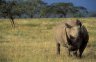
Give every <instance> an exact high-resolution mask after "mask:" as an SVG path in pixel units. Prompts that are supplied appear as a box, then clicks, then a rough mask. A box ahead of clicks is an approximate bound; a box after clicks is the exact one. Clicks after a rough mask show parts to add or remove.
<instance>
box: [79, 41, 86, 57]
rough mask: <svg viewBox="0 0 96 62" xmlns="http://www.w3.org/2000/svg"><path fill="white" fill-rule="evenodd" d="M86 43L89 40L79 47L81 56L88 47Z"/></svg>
mask: <svg viewBox="0 0 96 62" xmlns="http://www.w3.org/2000/svg"><path fill="white" fill-rule="evenodd" d="M86 45H87V42H86V43H84V44H82V45H81V46H80V48H79V57H80V58H81V57H82V53H83V51H84V49H85V48H86Z"/></svg>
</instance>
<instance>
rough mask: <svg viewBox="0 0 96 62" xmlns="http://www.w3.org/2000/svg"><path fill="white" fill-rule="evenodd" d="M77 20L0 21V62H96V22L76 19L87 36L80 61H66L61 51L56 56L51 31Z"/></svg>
mask: <svg viewBox="0 0 96 62" xmlns="http://www.w3.org/2000/svg"><path fill="white" fill-rule="evenodd" d="M70 19H72V20H75V19H76V18H37V19H15V25H16V26H15V28H12V26H11V23H10V21H9V20H8V19H0V62H96V18H78V19H80V20H81V21H82V23H83V24H84V25H85V26H86V28H87V30H88V32H89V43H88V45H87V47H86V49H85V51H84V53H83V57H82V59H79V58H76V57H69V56H68V54H67V52H66V51H65V49H64V47H61V54H60V55H59V56H58V55H56V43H55V40H54V37H53V31H52V29H53V27H54V26H55V25H56V24H57V23H59V22H63V21H67V20H70Z"/></svg>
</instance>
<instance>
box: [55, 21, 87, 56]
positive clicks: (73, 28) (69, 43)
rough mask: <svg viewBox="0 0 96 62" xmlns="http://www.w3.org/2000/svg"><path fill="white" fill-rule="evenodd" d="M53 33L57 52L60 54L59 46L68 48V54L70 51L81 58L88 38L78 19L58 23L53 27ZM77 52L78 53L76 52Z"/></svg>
mask: <svg viewBox="0 0 96 62" xmlns="http://www.w3.org/2000/svg"><path fill="white" fill-rule="evenodd" d="M54 35H55V40H56V46H57V48H56V49H57V54H60V46H61V45H62V46H64V47H66V48H67V49H68V52H69V55H70V53H71V52H72V53H73V54H74V55H75V56H78V57H80V58H81V56H82V53H83V51H84V49H85V48H86V45H87V43H88V40H89V35H88V31H87V29H86V27H85V26H84V25H83V24H82V23H81V21H80V20H78V19H77V20H70V21H65V22H62V23H59V24H58V25H57V26H56V27H55V28H54ZM77 52H78V53H77Z"/></svg>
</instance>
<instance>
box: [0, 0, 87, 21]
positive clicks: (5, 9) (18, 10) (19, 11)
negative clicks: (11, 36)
mask: <svg viewBox="0 0 96 62" xmlns="http://www.w3.org/2000/svg"><path fill="white" fill-rule="evenodd" d="M0 14H1V15H0V17H8V18H11V19H14V18H15V17H17V18H25V17H26V18H27V17H28V18H36V17H37V18H41V17H42V18H44V17H46V18H48V17H86V14H88V11H87V9H86V8H85V7H83V6H75V5H74V4H73V3H64V2H59V3H53V4H50V5H49V4H47V3H45V2H44V1H42V0H0Z"/></svg>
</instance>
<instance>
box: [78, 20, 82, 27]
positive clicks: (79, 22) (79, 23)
mask: <svg viewBox="0 0 96 62" xmlns="http://www.w3.org/2000/svg"><path fill="white" fill-rule="evenodd" d="M77 24H78V25H80V27H81V26H82V23H81V21H80V20H78V19H77Z"/></svg>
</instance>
